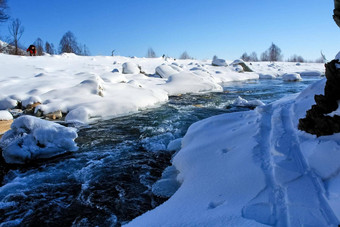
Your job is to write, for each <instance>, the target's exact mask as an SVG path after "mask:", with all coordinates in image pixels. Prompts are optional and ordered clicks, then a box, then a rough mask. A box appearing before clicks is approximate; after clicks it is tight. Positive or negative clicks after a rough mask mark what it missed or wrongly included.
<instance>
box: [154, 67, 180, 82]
mask: <svg viewBox="0 0 340 227" xmlns="http://www.w3.org/2000/svg"><path fill="white" fill-rule="evenodd" d="M174 66H175V65H174ZM175 67H176V66H175ZM155 71H156V74H158V75H159V76H160V77H162V78H166V79H167V78H169V76H171V75H173V74H176V73H178V72H179V70H175V69H174V67H172V65H160V66H158V67H157V68H156V70H155Z"/></svg>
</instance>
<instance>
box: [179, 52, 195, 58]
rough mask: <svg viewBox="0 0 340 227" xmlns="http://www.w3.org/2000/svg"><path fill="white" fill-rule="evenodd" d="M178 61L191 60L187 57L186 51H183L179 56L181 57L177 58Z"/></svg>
mask: <svg viewBox="0 0 340 227" xmlns="http://www.w3.org/2000/svg"><path fill="white" fill-rule="evenodd" d="M179 59H192V58H191V57H190V56H189V54H188V53H187V52H186V51H184V52H183V53H182V54H181V56H179Z"/></svg>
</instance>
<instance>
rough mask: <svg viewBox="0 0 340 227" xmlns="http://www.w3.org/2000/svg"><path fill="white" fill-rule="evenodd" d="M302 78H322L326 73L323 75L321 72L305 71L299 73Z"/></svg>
mask: <svg viewBox="0 0 340 227" xmlns="http://www.w3.org/2000/svg"><path fill="white" fill-rule="evenodd" d="M299 74H300V75H301V76H302V77H303V76H306V77H307V76H315V77H317V76H319V77H321V76H323V75H324V73H322V72H320V71H317V70H308V71H303V72H300V73H299Z"/></svg>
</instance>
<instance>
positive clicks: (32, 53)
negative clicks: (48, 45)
mask: <svg viewBox="0 0 340 227" xmlns="http://www.w3.org/2000/svg"><path fill="white" fill-rule="evenodd" d="M26 52H30V56H35V55H36V54H37V48H35V46H34V45H30V46H29V47H28V48H27V50H26Z"/></svg>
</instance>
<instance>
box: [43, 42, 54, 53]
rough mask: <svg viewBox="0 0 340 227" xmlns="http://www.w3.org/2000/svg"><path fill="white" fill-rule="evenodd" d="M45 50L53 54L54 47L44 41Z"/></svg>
mask: <svg viewBox="0 0 340 227" xmlns="http://www.w3.org/2000/svg"><path fill="white" fill-rule="evenodd" d="M45 52H46V53H48V54H50V55H53V54H54V48H53V44H50V43H49V42H46V43H45Z"/></svg>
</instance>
